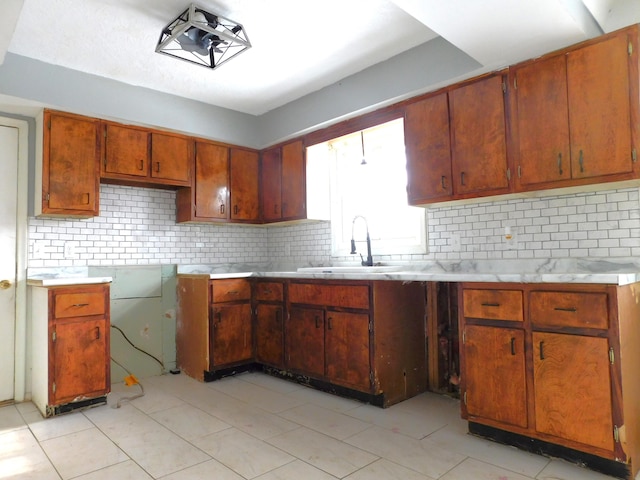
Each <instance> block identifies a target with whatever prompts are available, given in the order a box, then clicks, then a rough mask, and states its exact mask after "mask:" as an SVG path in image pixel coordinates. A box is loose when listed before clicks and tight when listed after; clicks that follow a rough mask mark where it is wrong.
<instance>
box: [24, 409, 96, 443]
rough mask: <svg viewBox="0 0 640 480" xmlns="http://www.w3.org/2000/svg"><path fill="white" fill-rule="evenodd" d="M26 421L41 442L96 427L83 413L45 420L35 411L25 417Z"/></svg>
mask: <svg viewBox="0 0 640 480" xmlns="http://www.w3.org/2000/svg"><path fill="white" fill-rule="evenodd" d="M25 419H26V420H27V421H28V422H29V428H30V429H31V431H32V432H33V434H34V435H35V437H36V438H37V439H38V441H40V442H42V441H44V440H49V439H51V438H55V437H61V436H63V435H68V434H70V433H75V432H81V431H82V430H88V429H89V428H93V427H94V425H93V423H91V422H90V421H89V420H88V419H87V417H85V416H84V415H83V414H82V412H73V413H67V414H65V415H60V416H58V417H49V418H44V417H43V416H42V415H40V412H39V411H35V412H32V413H30V414H28V415H25Z"/></svg>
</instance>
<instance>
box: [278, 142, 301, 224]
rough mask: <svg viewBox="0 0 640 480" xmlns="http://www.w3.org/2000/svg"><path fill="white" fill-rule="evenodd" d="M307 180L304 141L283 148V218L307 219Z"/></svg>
mask: <svg viewBox="0 0 640 480" xmlns="http://www.w3.org/2000/svg"><path fill="white" fill-rule="evenodd" d="M306 195H307V194H306V178H305V168H304V147H303V145H302V141H297V142H292V143H288V144H286V145H283V146H282V218H286V219H298V218H305V217H306V211H307V209H306Z"/></svg>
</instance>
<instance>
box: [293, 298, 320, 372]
mask: <svg viewBox="0 0 640 480" xmlns="http://www.w3.org/2000/svg"><path fill="white" fill-rule="evenodd" d="M285 338H286V356H287V368H289V369H291V370H295V371H297V372H301V373H305V374H309V375H312V376H315V377H323V376H324V311H323V310H322V309H320V308H297V307H294V308H291V311H290V312H289V319H288V321H287V324H286V333H285Z"/></svg>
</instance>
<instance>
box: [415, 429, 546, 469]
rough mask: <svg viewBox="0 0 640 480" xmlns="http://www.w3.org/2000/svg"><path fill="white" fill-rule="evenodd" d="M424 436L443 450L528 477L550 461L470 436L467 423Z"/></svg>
mask: <svg viewBox="0 0 640 480" xmlns="http://www.w3.org/2000/svg"><path fill="white" fill-rule="evenodd" d="M427 438H428V439H429V441H430V443H432V444H435V445H438V446H439V447H440V448H442V449H444V450H450V451H456V452H458V453H461V454H463V455H466V456H469V457H472V458H475V459H476V460H481V461H483V462H487V463H491V464H493V465H496V466H498V467H502V468H505V469H507V470H511V471H513V472H517V473H520V474H522V475H526V476H528V477H535V476H536V475H537V474H538V473H540V471H541V470H542V469H543V468H544V467H545V466H546V465H547V464H548V463H549V459H548V458H546V457H543V456H541V455H535V454H533V453H528V452H525V451H523V450H518V449H517V448H515V447H512V446H509V445H502V444H500V443H497V442H492V441H489V440H485V439H483V438H479V437H476V436H474V435H471V434H469V433H468V429H467V425H466V424H458V425H455V426H447V427H445V428H443V429H441V430H438V431H437V432H435V433H434V434H433V435H430V436H429V437H427Z"/></svg>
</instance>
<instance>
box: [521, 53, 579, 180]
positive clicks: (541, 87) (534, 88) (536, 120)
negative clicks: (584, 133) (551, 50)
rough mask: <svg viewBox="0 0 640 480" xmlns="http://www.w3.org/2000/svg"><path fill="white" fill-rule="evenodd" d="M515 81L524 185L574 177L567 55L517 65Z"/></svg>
mask: <svg viewBox="0 0 640 480" xmlns="http://www.w3.org/2000/svg"><path fill="white" fill-rule="evenodd" d="M514 82H515V85H516V87H515V89H514V92H515V99H516V100H515V101H516V105H517V119H516V121H517V124H518V127H517V131H518V178H519V181H520V184H521V185H535V184H538V183H544V182H553V181H558V180H566V179H570V178H571V161H570V150H569V106H568V100H567V65H566V56H565V55H559V56H557V57H551V58H549V59H546V60H542V61H538V62H534V63H531V64H528V65H524V66H523V67H520V68H517V69H516V71H515V73H514Z"/></svg>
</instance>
